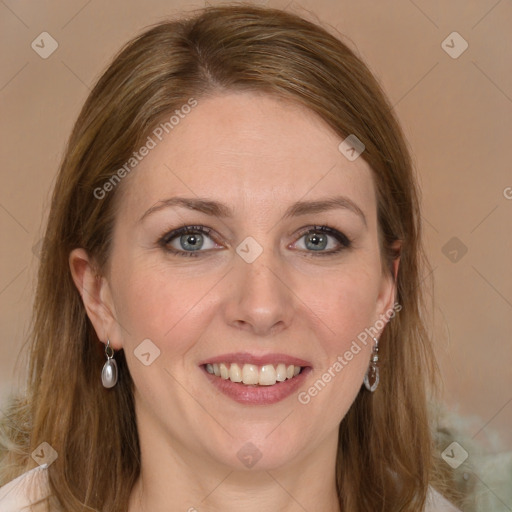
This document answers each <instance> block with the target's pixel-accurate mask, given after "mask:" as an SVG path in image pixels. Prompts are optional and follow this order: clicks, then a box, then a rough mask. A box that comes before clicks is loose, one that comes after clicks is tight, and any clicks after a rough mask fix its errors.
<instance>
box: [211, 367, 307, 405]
mask: <svg viewBox="0 0 512 512" xmlns="http://www.w3.org/2000/svg"><path fill="white" fill-rule="evenodd" d="M202 370H203V373H204V374H205V375H206V377H207V378H208V380H209V381H210V382H211V383H212V384H213V385H214V386H215V387H216V388H217V389H218V390H219V391H220V392H221V393H224V394H225V395H226V396H228V397H229V398H231V399H233V400H235V401H236V402H239V403H241V404H248V405H271V404H275V403H277V402H280V401H281V400H284V399H285V398H287V397H289V396H290V395H291V394H292V393H294V392H295V391H296V390H297V389H298V388H299V387H300V386H301V385H302V384H303V383H304V380H305V379H306V377H307V376H308V374H309V372H310V371H311V368H310V367H309V366H308V367H306V368H304V369H303V370H302V371H301V372H300V373H299V375H297V376H295V377H293V378H292V379H286V380H285V381H283V382H277V383H276V384H274V385H272V386H259V385H247V384H242V383H239V382H231V381H230V380H229V379H223V378H221V377H217V376H215V375H212V374H211V373H208V372H207V371H206V368H205V367H204V366H203V367H202Z"/></svg>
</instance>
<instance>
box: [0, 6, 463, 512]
mask: <svg viewBox="0 0 512 512" xmlns="http://www.w3.org/2000/svg"><path fill="white" fill-rule="evenodd" d="M419 219H420V214H419V205H418V197H417V189H416V184H415V181H414V176H413V171H412V166H411V160H410V157H409V154H408V151H407V147H406V144H405V142H404V138H403V135H402V133H401V130H400V128H399V126H398V124H397V121H396V120H395V118H394V117H393V114H392V111H391V107H390V105H389V103H388V102H387V100H386V99H385V97H384V95H383V93H382V91H381V89H380V87H379V85H378V83H377V82H376V80H375V78H374V77H373V76H372V75H371V73H370V72H369V70H368V69H367V67H366V66H365V65H364V64H363V63H362V62H361V60H360V59H359V58H358V57H356V56H355V55H354V53H353V52H352V51H351V50H349V49H348V48H347V47H346V46H345V45H344V44H343V43H342V42H341V41H339V40H338V39H336V38H334V37H333V36H332V35H330V34H328V33H327V32H326V31H325V30H324V29H322V28H320V27H318V26H316V25H314V24H312V23H310V22H308V21H305V20H303V19H301V18H299V17H297V16H295V15H292V14H288V13H285V12H282V11H279V10H274V9H268V8H260V7H255V6H242V5H238V6H230V7H210V8H207V9H204V10H202V11H200V12H199V13H195V14H194V16H193V17H189V18H187V19H183V20H180V21H172V22H166V23H162V24H159V25H158V26H155V27H153V28H151V29H150V30H148V31H146V32H145V33H143V34H142V35H141V36H139V37H137V38H136V39H134V40H133V41H132V42H130V43H129V44H128V45H127V46H126V47H125V48H124V49H123V50H122V52H121V53H120V54H119V55H118V56H117V57H116V58H115V60H114V61H113V63H112V64H111V65H110V67H109V68H108V70H107V71H106V72H105V74H104V75H103V76H102V77H101V79H100V80H99V82H98V84H97V85H96V86H95V88H94V90H93V91H92V93H91V94H90V96H89V98H88V100H87V102H86V104H85V106H84V107H83V110H82V112H81V114H80V116H79V118H78V120H77V122H76V125H75V127H74V130H73V133H72V135H71V138H70V141H69V143H68V147H67V151H66V154H65V157H64V160H63V163H62V166H61V169H60V173H59V176H58V179H57V183H56V186H55V190H54V195H53V202H52V207H51V212H50V216H49V222H48V227H47V232H46V237H45V241H44V247H43V254H42V261H41V268H40V273H39V281H38V288H37V295H36V301H35V321H34V332H33V345H32V352H31V371H30V375H31V378H30V385H29V389H28V393H27V396H26V398H25V399H24V400H21V399H20V400H19V401H18V402H16V403H14V404H13V405H12V407H11V409H10V411H8V414H7V420H5V421H4V431H5V432H6V434H7V435H8V436H9V441H8V442H7V441H6V442H5V444H6V446H8V447H9V449H6V450H5V454H4V457H3V461H2V467H3V473H2V481H1V482H0V483H2V484H4V483H7V482H8V481H10V480H12V479H13V478H15V477H18V478H17V479H16V480H14V481H13V482H11V483H9V484H7V485H6V486H5V487H3V488H2V490H1V492H2V494H0V496H1V497H2V500H1V501H0V510H1V511H5V510H19V509H20V508H21V505H24V504H30V503H36V502H38V501H39V503H40V505H41V504H42V505H44V504H45V503H46V504H48V506H49V509H50V510H59V509H62V510H66V511H75V510H76V511H78V510H101V511H129V512H136V511H143V510H153V511H159V510H189V511H193V510H215V511H217V510H223V511H225V510H235V509H236V510H245V511H250V510H261V509H262V508H266V509H270V510H286V511H295V510H310V511H313V510H314V511H317V512H323V511H343V512H346V511H350V512H359V511H361V512H363V511H365V512H366V511H368V510H380V511H397V510H403V511H411V512H412V511H415V512H417V511H419V510H447V511H448V510H456V509H455V508H454V507H453V506H452V505H450V503H449V502H448V501H446V500H445V499H444V498H442V497H441V495H440V494H439V493H438V492H437V491H435V490H434V487H435V488H437V489H439V490H440V491H443V488H444V486H445V484H446V481H445V479H444V477H443V475H442V469H441V468H440V467H438V465H437V463H436V461H437V459H438V458H437V452H436V450H435V449H434V448H433V446H432V445H433V442H432V436H431V432H430V427H429V417H428V412H427V387H426V386H427V383H428V382H432V381H433V376H434V368H435V363H434V358H433V354H432V348H431V344H430V341H429V338H428V335H427V332H426V329H425V326H424V324H423V321H422V317H421V314H422V307H423V306H422V295H421V281H420V271H421V263H422V254H423V253H422V248H421V241H420V224H419ZM34 461H35V462H34ZM35 463H37V464H38V466H36V467H35V468H34V465H35ZM443 492H444V491H443ZM2 507H3V508H2ZM33 509H34V510H35V508H33Z"/></svg>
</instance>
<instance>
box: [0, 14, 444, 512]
mask: <svg viewBox="0 0 512 512" xmlns="http://www.w3.org/2000/svg"><path fill="white" fill-rule="evenodd" d="M242 89H243V90H250V91H260V92H264V93H268V94H272V95H276V96H279V97H284V98H287V99H290V100H292V101H295V102H296V103H298V104H301V105H303V106H305V107H307V108H308V109H310V110H311V111H313V112H315V113H316V114H318V115H319V116H320V117H321V118H322V119H323V120H324V121H325V122H326V123H327V124H328V125H329V126H330V127H331V128H332V129H333V130H334V131H335V132H336V133H337V134H339V136H340V137H341V138H345V137H346V136H348V135H349V134H353V135H356V136H357V138H358V139H360V140H361V141H363V143H364V145H365V151H364V153H363V154H362V158H364V159H365V160H366V161H367V163H368V164H369V165H370V167H371V168H372V171H373V177H374V182H375V185H376V190H377V203H378V205H377V207H378V222H379V236H380V239H381V250H382V254H383V255H384V257H383V265H384V267H385V270H386V271H389V272H390V271H391V263H392V261H393V259H394V258H396V257H397V254H396V253H395V252H394V251H393V250H392V246H393V242H395V241H396V240H401V241H402V249H401V254H400V257H401V260H400V266H399V270H398V275H397V295H396V301H397V302H398V303H399V304H400V305H401V306H402V309H401V311H400V313H399V314H397V315H396V317H395V318H393V319H392V321H391V322H390V323H389V324H388V325H387V326H386V328H385V330H384V332H383V334H382V336H381V339H380V347H379V348H380V351H379V358H380V361H381V362H382V364H381V367H380V372H381V378H380V385H379V388H378V390H377V391H376V392H375V393H373V394H371V393H368V392H367V391H366V390H364V389H362V390H361V392H360V393H359V394H358V396H357V398H356V400H355V401H354V403H353V404H352V406H351V408H350V410H349V411H348V413H347V414H346V416H345V418H344V419H343V421H342V422H341V424H340V428H339V443H338V444H339V445H338V454H337V465H336V479H337V487H338V493H339V501H340V507H341V509H342V510H346V511H349V510H350V511H354V512H367V511H368V510H374V511H393V512H395V511H398V510H400V511H410V512H413V511H414V512H417V511H418V510H421V509H422V508H423V506H424V503H425V497H426V493H427V489H428V485H429V484H432V483H433V484H434V485H437V486H439V485H440V482H439V481H438V480H436V478H438V476H437V475H438V473H437V472H436V469H435V468H436V464H435V453H434V452H435V450H434V447H433V441H432V435H431V431H430V425H429V415H428V407H427V389H429V388H428V386H427V383H432V382H433V381H434V377H435V370H436V365H435V360H434V356H433V352H432V347H431V341H430V339H429V335H428V332H427V329H426V327H425V320H424V318H423V311H424V301H423V298H422V285H421V280H420V271H421V269H425V268H427V270H428V267H425V265H427V263H426V260H425V258H424V252H423V249H422V244H421V236H420V235H421V233H420V227H421V226H420V210H419V197H418V189H417V185H416V182H415V178H414V172H413V166H412V162H411V158H410V155H409V151H408V148H407V144H406V142H405V140H404V136H403V134H402V132H401V129H400V127H399V124H398V122H397V120H396V119H395V117H394V114H393V109H392V107H391V105H390V104H389V102H388V100H387V99H386V97H385V95H384V94H383V92H382V90H381V87H380V86H379V84H378V82H377V81H376V79H375V78H374V77H373V75H372V74H371V72H370V71H369V69H368V68H367V66H366V65H365V64H364V63H363V62H362V60H361V59H360V58H359V57H358V56H357V55H356V54H355V53H354V52H353V51H352V50H351V49H350V48H349V47H348V46H347V45H346V44H344V43H343V42H342V41H341V40H340V39H339V38H337V37H334V36H333V35H331V34H330V33H329V32H328V31H327V30H325V29H323V28H321V27H320V26H319V25H318V24H316V23H312V22H309V21H307V20H305V19H303V18H302V17H299V16H297V15H294V14H292V13H287V12H284V11H281V10H276V9H270V8H263V7H257V6H254V5H243V4H236V5H228V6H215V7H208V8H205V9H201V10H200V11H199V12H194V13H193V15H188V16H186V17H184V18H182V19H179V20H174V21H168V22H164V23H160V24H158V25H155V26H153V27H151V28H150V29H149V30H147V31H145V32H144V33H142V34H141V35H139V36H138V37H136V38H135V39H133V40H132V41H130V42H129V43H128V44H127V45H126V46H125V47H124V48H123V49H122V50H121V51H120V53H119V54H118V55H117V56H116V57H115V59H114V60H113V62H112V64H111V65H110V66H109V67H108V69H107V70H106V72H105V73H104V74H103V75H102V76H101V78H100V79H99V81H98V83H97V84H96V86H95V87H94V89H93V90H92V92H91V94H90V95H89V97H88V99H87V101H86V103H85V105H84V107H83V109H82V111H81V113H80V116H79V118H78V120H77V122H76V124H75V126H74V129H73V132H72V134H71V137H70V139H69V142H68V145H67V148H66V152H65V155H64V158H63V161H62V164H61V167H60V171H59V174H58V177H57V181H56V185H55V189H54V192H53V199H52V205H51V211H50V214H49V220H48V225H47V230H46V235H45V238H44V244H43V247H42V254H41V263H40V269H39V275H38V285H37V292H36V297H35V306H34V320H33V329H32V341H31V353H30V377H29V384H28V392H27V394H26V396H25V397H24V398H21V399H19V400H18V401H17V402H15V403H14V404H13V406H12V407H11V409H10V411H6V412H7V414H6V419H5V420H4V422H3V423H4V431H5V432H7V434H9V435H10V438H11V441H10V443H11V445H10V449H8V450H5V449H4V457H3V461H2V466H3V469H2V473H1V475H0V483H5V482H6V481H8V480H9V479H11V478H13V477H14V476H16V475H18V474H20V473H22V472H24V471H26V470H28V469H29V468H30V467H31V464H32V466H33V465H34V464H33V462H32V460H31V458H30V456H29V455H30V453H31V452H32V450H34V449H35V447H37V446H38V445H39V444H40V443H41V442H43V441H46V442H48V443H49V444H50V445H51V446H52V447H53V448H54V449H55V450H56V451H57V452H58V454H59V456H58V458H57V459H56V460H55V462H54V463H53V464H52V465H51V466H50V467H49V469H48V471H49V476H50V484H51V490H52V492H53V494H54V495H55V496H56V497H57V498H58V500H59V502H60V503H61V504H62V507H63V509H64V510H66V511H68V512H72V511H78V510H87V509H89V510H91V509H92V510H96V509H97V510H102V511H104V512H114V511H115V512H121V511H123V512H124V511H125V510H126V508H127V504H128V499H129V496H130V493H131V489H132V487H133V485H134V483H135V481H136V479H137V477H138V475H139V471H140V448H139V443H138V435H137V428H136V423H135V412H134V400H133V381H132V379H131V377H130V374H129V371H128V367H127V365H126V360H125V358H124V354H123V352H122V351H119V352H118V354H117V356H116V358H117V362H118V365H119V366H120V369H119V370H120V372H119V373H120V380H119V382H118V384H117V386H116V387H115V388H114V389H112V390H111V391H109V392H106V391H105V389H104V388H103V387H102V385H101V382H100V379H99V372H100V369H101V368H102V365H103V363H104V346H103V344H101V343H99V340H98V338H97V336H96V333H95V331H94V329H93V328H92V324H91V323H90V321H89V320H88V317H87V315H86V311H85V308H84V306H83V303H82V300H81V297H80V294H79V292H78V291H77V289H76V287H75V285H74V283H73V280H72V278H71V273H70V270H69V265H68V257H69V254H70V252H71V250H73V249H75V248H77V247H82V248H84V249H85V250H86V251H87V252H88V254H89V255H91V256H92V257H93V258H94V260H95V261H96V262H97V263H98V272H101V271H102V270H104V269H105V268H106V265H108V264H109V248H110V241H111V233H112V229H113V225H114V222H115V212H116V202H117V201H118V200H119V194H120V191H121V190H122V188H123V183H120V184H119V185H118V186H116V187H113V190H111V191H109V193H108V194H105V195H104V197H102V198H101V199H97V194H96V195H95V193H94V191H95V190H98V188H101V187H103V186H104V184H105V182H106V181H108V180H111V179H112V177H113V176H114V174H115V173H116V171H118V170H119V168H121V167H122V166H123V164H124V163H125V162H126V161H127V160H128V159H129V158H130V156H131V155H132V152H133V151H134V150H135V149H136V148H138V147H139V146H140V145H142V143H143V142H144V141H145V140H146V138H147V136H148V134H149V133H151V130H153V129H154V128H155V126H158V124H159V123H160V122H162V119H164V118H169V116H170V113H172V112H173V111H175V110H176V109H178V108H180V107H181V106H182V105H183V104H186V103H187V101H188V100H189V99H190V98H191V97H193V98H195V99H196V100H197V101H199V102H200V99H201V98H202V97H205V95H213V94H215V93H216V91H221V90H222V91H226V90H242ZM340 141H341V139H340ZM134 172H136V170H135V171H134Z"/></svg>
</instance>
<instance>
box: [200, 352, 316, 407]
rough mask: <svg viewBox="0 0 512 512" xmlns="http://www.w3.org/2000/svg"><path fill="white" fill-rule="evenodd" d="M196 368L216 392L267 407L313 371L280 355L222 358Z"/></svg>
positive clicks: (240, 354)
mask: <svg viewBox="0 0 512 512" xmlns="http://www.w3.org/2000/svg"><path fill="white" fill-rule="evenodd" d="M199 366H200V367H201V369H202V370H203V374H204V375H205V376H206V378H207V379H208V380H209V382H210V383H211V384H212V385H213V386H215V387H216V388H217V389H218V390H219V391H221V392H222V393H223V394H225V395H226V396H228V397H229V398H231V399H233V400H235V401H236V402H239V403H243V404H249V405H270V404H273V403H276V402H279V401H280V400H283V399H285V398H287V397H288V396H290V395H291V394H292V393H293V392H294V391H295V390H297V389H298V387H299V386H300V385H301V384H302V383H303V382H304V380H305V379H306V377H307V375H308V374H309V372H310V371H311V370H312V367H311V363H309V362H308V361H306V360H305V359H301V358H297V357H294V356H290V355H287V354H281V353H274V354H264V355H255V354H250V353H248V352H237V353H231V354H222V355H220V356H216V357H212V358H209V359H207V360H204V361H201V362H200V363H199ZM274 370H275V371H274ZM266 372H270V373H271V376H270V377H269V375H268V374H266Z"/></svg>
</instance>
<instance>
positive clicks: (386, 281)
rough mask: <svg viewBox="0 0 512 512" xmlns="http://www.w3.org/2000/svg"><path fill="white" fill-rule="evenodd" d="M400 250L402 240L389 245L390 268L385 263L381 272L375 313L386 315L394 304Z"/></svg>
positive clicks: (392, 309)
mask: <svg viewBox="0 0 512 512" xmlns="http://www.w3.org/2000/svg"><path fill="white" fill-rule="evenodd" d="M401 250H402V241H401V240H396V241H395V242H393V245H392V246H391V251H392V253H393V260H392V261H391V268H390V267H388V266H387V265H386V266H385V269H383V272H382V281H381V287H380V290H379V296H378V299H377V314H378V315H379V318H380V317H381V316H383V315H384V316H386V317H388V316H389V315H386V312H391V311H394V307H393V306H394V304H395V300H396V299H395V298H396V280H397V276H398V267H399V266H400V253H401Z"/></svg>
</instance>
